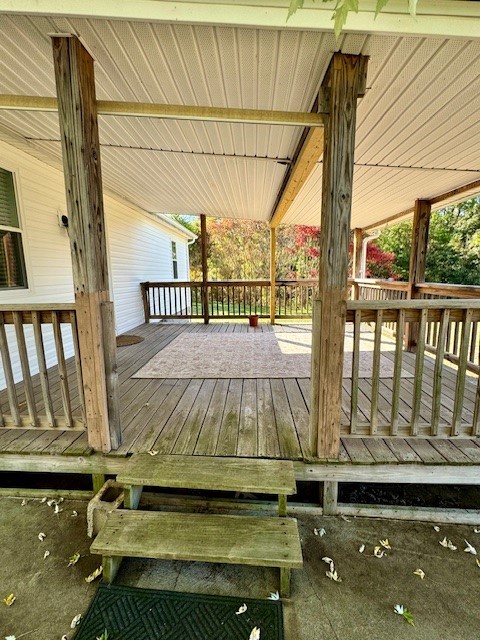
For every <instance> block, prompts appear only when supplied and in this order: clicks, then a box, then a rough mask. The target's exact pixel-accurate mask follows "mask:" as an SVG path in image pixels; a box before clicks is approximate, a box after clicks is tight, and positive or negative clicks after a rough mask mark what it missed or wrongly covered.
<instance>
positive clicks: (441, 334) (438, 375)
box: [431, 309, 450, 436]
mask: <svg viewBox="0 0 480 640" xmlns="http://www.w3.org/2000/svg"><path fill="white" fill-rule="evenodd" d="M449 322H450V309H442V313H441V316H440V324H439V329H438V337H437V352H436V354H435V369H434V372H433V398H432V428H431V434H432V436H436V435H438V425H439V422H440V404H441V399H442V376H443V365H444V362H443V359H444V357H445V340H446V337H447V329H448V325H449Z"/></svg>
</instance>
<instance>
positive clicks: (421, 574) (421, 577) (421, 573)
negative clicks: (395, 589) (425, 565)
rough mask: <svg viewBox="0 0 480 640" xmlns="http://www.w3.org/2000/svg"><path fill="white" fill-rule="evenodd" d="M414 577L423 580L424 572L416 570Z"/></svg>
mask: <svg viewBox="0 0 480 640" xmlns="http://www.w3.org/2000/svg"><path fill="white" fill-rule="evenodd" d="M413 575H414V576H419V577H420V579H421V580H423V579H424V578H425V571H422V570H421V569H416V570H415V571H414V572H413Z"/></svg>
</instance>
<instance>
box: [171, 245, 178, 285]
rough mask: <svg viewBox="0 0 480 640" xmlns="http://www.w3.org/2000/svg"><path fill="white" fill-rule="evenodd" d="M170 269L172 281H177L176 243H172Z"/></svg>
mask: <svg viewBox="0 0 480 640" xmlns="http://www.w3.org/2000/svg"><path fill="white" fill-rule="evenodd" d="M172 268H173V279H174V280H178V261H177V243H176V242H173V241H172Z"/></svg>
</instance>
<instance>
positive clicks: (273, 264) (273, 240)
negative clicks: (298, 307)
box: [270, 227, 277, 324]
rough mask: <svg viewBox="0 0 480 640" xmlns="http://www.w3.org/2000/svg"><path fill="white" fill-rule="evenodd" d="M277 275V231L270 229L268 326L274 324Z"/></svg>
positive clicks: (273, 228)
mask: <svg viewBox="0 0 480 640" xmlns="http://www.w3.org/2000/svg"><path fill="white" fill-rule="evenodd" d="M276 275H277V230H276V228H275V227H270V324H275V307H276V299H277V297H276V288H275V282H276V279H277V278H276Z"/></svg>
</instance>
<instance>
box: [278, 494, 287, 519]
mask: <svg viewBox="0 0 480 640" xmlns="http://www.w3.org/2000/svg"><path fill="white" fill-rule="evenodd" d="M278 515H279V516H281V517H282V518H285V516H286V515H287V496H284V495H282V494H279V496H278Z"/></svg>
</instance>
